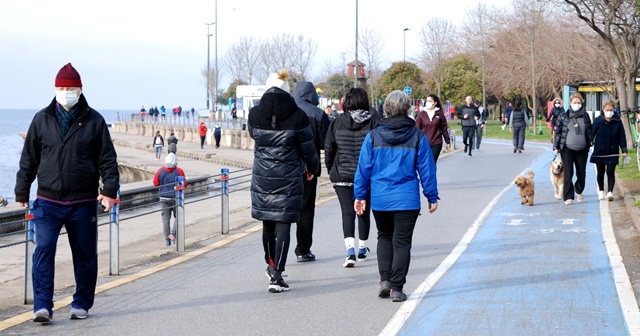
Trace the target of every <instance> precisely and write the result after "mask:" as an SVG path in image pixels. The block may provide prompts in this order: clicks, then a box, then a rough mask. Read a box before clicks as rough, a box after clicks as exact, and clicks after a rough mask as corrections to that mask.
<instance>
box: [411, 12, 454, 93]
mask: <svg viewBox="0 0 640 336" xmlns="http://www.w3.org/2000/svg"><path fill="white" fill-rule="evenodd" d="M455 34H456V28H455V27H454V26H453V24H452V23H451V22H450V21H448V20H444V19H440V18H434V19H430V20H428V21H427V22H426V23H425V24H424V25H423V26H422V28H420V33H419V37H420V42H422V46H423V52H422V55H423V56H422V57H421V58H420V60H419V61H420V63H422V65H423V67H424V69H425V71H429V72H431V74H432V77H433V81H434V82H435V83H436V86H437V89H438V97H441V86H442V81H443V79H444V78H445V77H446V75H447V70H448V69H447V68H446V67H445V64H449V63H447V62H445V61H446V60H447V59H449V58H451V57H452V55H453V53H454V45H455V43H452V41H454V36H455Z"/></svg>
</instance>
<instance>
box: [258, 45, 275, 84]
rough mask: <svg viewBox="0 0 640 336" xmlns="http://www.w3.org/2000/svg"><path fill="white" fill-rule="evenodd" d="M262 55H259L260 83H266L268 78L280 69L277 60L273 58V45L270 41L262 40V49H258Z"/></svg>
mask: <svg viewBox="0 0 640 336" xmlns="http://www.w3.org/2000/svg"><path fill="white" fill-rule="evenodd" d="M258 49H259V50H260V53H259V54H258V74H257V77H258V81H259V82H260V83H265V82H266V81H267V77H269V75H270V74H271V73H273V72H275V71H276V70H277V69H278V66H277V65H276V64H275V59H274V58H273V57H272V55H273V51H272V49H273V48H272V45H271V43H270V42H269V40H262V42H261V43H260V47H259V48H258Z"/></svg>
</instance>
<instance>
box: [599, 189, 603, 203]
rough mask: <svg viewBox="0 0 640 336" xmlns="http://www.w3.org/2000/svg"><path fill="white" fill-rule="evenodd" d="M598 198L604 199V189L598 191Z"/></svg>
mask: <svg viewBox="0 0 640 336" xmlns="http://www.w3.org/2000/svg"><path fill="white" fill-rule="evenodd" d="M598 199H599V200H601V201H602V200H603V199H604V191H602V190H600V191H598Z"/></svg>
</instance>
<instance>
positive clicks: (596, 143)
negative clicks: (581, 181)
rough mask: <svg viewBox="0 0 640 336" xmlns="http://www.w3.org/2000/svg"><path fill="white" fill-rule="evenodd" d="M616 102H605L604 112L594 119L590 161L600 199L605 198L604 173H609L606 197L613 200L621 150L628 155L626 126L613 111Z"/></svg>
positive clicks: (623, 154)
mask: <svg viewBox="0 0 640 336" xmlns="http://www.w3.org/2000/svg"><path fill="white" fill-rule="evenodd" d="M614 108H615V102H614V101H612V100H609V101H606V102H604V104H603V105H602V111H603V113H602V114H600V116H598V117H597V118H596V119H595V120H594V121H593V132H592V133H591V142H592V143H593V153H591V159H590V160H589V162H591V163H595V165H596V169H597V174H596V181H597V182H598V199H599V200H603V199H605V193H604V175H605V173H606V174H607V194H606V198H607V199H608V200H609V201H613V186H614V184H615V180H616V177H615V172H616V165H617V164H618V158H619V156H620V151H622V157H625V158H626V157H627V156H628V153H629V152H628V151H627V141H626V139H625V133H624V127H623V126H622V122H621V121H620V117H619V116H618V115H616V114H614V113H613V109H614Z"/></svg>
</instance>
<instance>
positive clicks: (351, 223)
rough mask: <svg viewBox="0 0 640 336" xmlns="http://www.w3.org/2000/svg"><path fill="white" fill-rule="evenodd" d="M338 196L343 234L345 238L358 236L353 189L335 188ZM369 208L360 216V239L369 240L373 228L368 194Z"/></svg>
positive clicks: (368, 202)
mask: <svg viewBox="0 0 640 336" xmlns="http://www.w3.org/2000/svg"><path fill="white" fill-rule="evenodd" d="M333 188H334V189H335V190H336V194H337V195H338V200H339V201H340V208H342V233H343V234H344V237H345V238H349V237H354V238H355V236H356V211H355V210H354V209H353V201H354V199H353V187H341V186H335V187H333ZM366 201H367V207H366V208H365V209H364V213H363V214H362V215H361V216H358V239H360V240H367V239H369V230H370V228H371V218H370V217H369V213H370V212H371V196H370V194H369V193H367V199H366Z"/></svg>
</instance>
